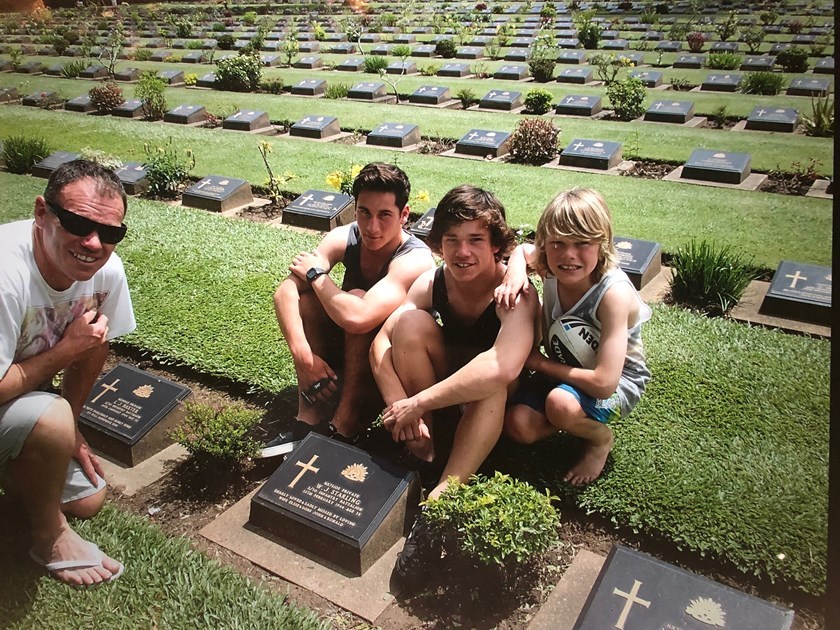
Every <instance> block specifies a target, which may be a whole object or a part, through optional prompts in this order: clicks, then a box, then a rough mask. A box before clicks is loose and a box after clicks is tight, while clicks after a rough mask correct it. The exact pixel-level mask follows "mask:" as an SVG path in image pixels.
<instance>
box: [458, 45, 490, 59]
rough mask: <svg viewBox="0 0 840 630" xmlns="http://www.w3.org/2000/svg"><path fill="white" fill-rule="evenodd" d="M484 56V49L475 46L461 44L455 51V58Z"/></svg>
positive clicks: (478, 57) (479, 57)
mask: <svg viewBox="0 0 840 630" xmlns="http://www.w3.org/2000/svg"><path fill="white" fill-rule="evenodd" d="M483 56H484V49H483V48H478V47H477V46H462V47H461V48H458V49H457V50H456V51H455V57H456V58H457V59H481V58H482V57H483Z"/></svg>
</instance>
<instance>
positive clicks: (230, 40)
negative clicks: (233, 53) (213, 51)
mask: <svg viewBox="0 0 840 630" xmlns="http://www.w3.org/2000/svg"><path fill="white" fill-rule="evenodd" d="M234 44H236V38H235V37H234V36H233V35H231V34H230V33H225V34H224V35H219V36H218V37H217V38H216V48H218V49H219V50H233V46H234Z"/></svg>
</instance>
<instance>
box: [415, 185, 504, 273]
mask: <svg viewBox="0 0 840 630" xmlns="http://www.w3.org/2000/svg"><path fill="white" fill-rule="evenodd" d="M475 220H481V221H484V223H485V225H486V226H487V227H488V228H489V230H490V242H491V243H492V244H493V246H494V247H498V248H499V251H498V253H497V254H496V260H501V259H502V258H504V257H505V256H507V255H508V254H509V253H510V252H511V250H512V249H513V248H514V246H515V244H516V235H515V234H514V233H513V230H512V229H510V227H509V226H508V224H507V222H506V220H505V207H504V206H503V205H502V202H501V201H499V200H498V199H497V198H496V195H494V194H493V193H491V192H490V191H488V190H484V189H482V188H477V187H476V186H472V185H470V184H462V185H461V186H456V187H455V188H453V189H452V190H450V191H449V192H448V193H446V194H445V195H444V196H443V199H441V200H440V202H439V203H438V205H437V208H436V209H435V219H434V221H433V222H432V228H431V230H429V236H427V237H426V243H427V244H428V245H429V247H431V248H432V251H434V252H435V253H436V254H440V253H441V250H440V244H441V241H442V240H443V235H444V234H446V232H448V231H449V230H450V229H451V228H452V227H453V226H455V225H459V224H461V223H466V222H468V221H475Z"/></svg>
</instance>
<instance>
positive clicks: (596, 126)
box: [0, 64, 833, 174]
mask: <svg viewBox="0 0 840 630" xmlns="http://www.w3.org/2000/svg"><path fill="white" fill-rule="evenodd" d="M152 67H156V68H162V67H167V68H169V67H170V65H168V64H163V65H158V66H152ZM172 67H177V68H180V69H182V70H184V71H185V72H196V68H195V67H192V68H191V67H190V65H189V64H180V65H177V66H172ZM266 76H267V77H270V76H275V77H277V76H279V77H282V79H283V81H284V83H286V84H293V83H296V82H297V81H299V80H302V79H304V78H312V77H320V78H324V79H326V80H327V81H328V83H346V84H348V85H352V84H353V83H356V82H361V81H376V80H378V78H375V77H372V75H355V76H354V75H350V74H344V73H337V72H336V73H329V72H320V73H319V72H314V73H313V72H311V71H310V72H306V71H299V70H295V71H291V70H288V69H282V70H280V71H277V70H275V69H272V70H271V71H270V72H268V73H267V74H266ZM21 83H25V85H24V86H22V87H19V86H20V84H21ZM93 85H94V84H93V83H92V82H90V81H84V80H70V79H59V78H54V77H47V76H35V77H28V78H26V79H25V80H21V78H20V77H19V76H18V75H9V74H3V75H0V87H19V91H20V92H21V93H22V94H23V95H26V94H28V93H32V92H36V91H42V90H45V89H50V90H58V91H59V92H60V93H61V94H62V96H64V97H67V98H73V97H75V96H79V95H82V94H86V93H87V92H88V90H90V88H91V87H92V86H93ZM421 85H447V86H449V87H450V88H451V91H452V95H453V97H454V95H455V94H456V93H457V91H458V90H459V89H461V88H462V87H470V88H471V89H473V90H474V91H475V93H476V96H477V97H478V98H481V97H482V96H484V95H485V94H486V93H487V92H488V91H490V90H491V89H510V90H516V91H521V92H522V93H523V95H525V94H527V92H528V91H529V90H531V89H534V88H535V87H541V88H543V89H548V90H549V91H550V92H552V94H554V95H555V102H559V101H560V100H561V98H562V97H563V96H565V95H568V94H581V95H587V94H588V95H602V96H603V93H604V90H603V88H591V87H583V88H581V87H578V86H559V85H558V84H556V83H552V84H549V85H548V86H547V87H546V86H542V85H539V86H538V85H537V84H533V83H524V84H515V83H510V82H508V83H505V82H496V81H493V82H488V83H481V82H476V81H472V82H470V81H467V80H443V79H440V78H430V77H409V78H405V79H403V80H402V82H401V83H400V84H399V90H400V92H407V93H411V92H413V91H414V90H415V89H416V88H418V87H420V86H421ZM123 90H124V93H125V95H126V98H130V97H131V96H133V87H132V86H131V85H125V84H124V85H123ZM389 91H390V89H389ZM661 99H674V100H688V101H694V102H695V106H696V111H697V113H698V115H700V114H711V113H713V112H714V111H715V110H716V109H717V108H718V107H720V106H721V105H726V107H727V115H741V116H744V117H746V116H747V115H748V114H749V113H750V112H751V111H752V110H753V108H754V107H757V106H759V105H760V106H763V107H768V108H769V107H772V108H776V107H780V106H784V107H792V108H795V109H798V110H799V111H801V112H803V113H810V112H811V101H810V99H808V98H805V97H783V96H774V97H762V96H748V95H741V94H736V95H721V94H708V93H696V92H680V93H678V92H659V91H652V90H648V97H647V100H646V103H647V104H648V105H650V104H651V103H652V102H653V101H655V100H661ZM167 101H168V103H169V106H170V107H173V108H174V107H176V106H178V105H182V104H188V103H189V104H198V105H204V106H205V107H207V108H208V110H209V111H211V112H214V113H216V114H217V115H218V114H221V113H224V114H227V115H229V114H230V113H232V112H233V111H235V110H236V109H238V108H249V109H259V110H262V111H266V112H268V114H269V116H270V117H271V118H272V119H273V120H284V119H285V120H290V121H292V122H295V121H297V120H300V119H301V118H303V117H304V116H308V115H312V114H316V115H324V114H326V115H331V116H336V117H337V118H338V120H339V124H340V125H341V126H342V128H344V129H355V130H365V131H368V130H370V129H373V128H374V127H376V126H378V125H380V124H382V123H383V122H402V123H413V124H416V125H418V126H419V128H420V133H421V134H422V135H424V136H434V137H449V138H456V139H457V138H461V137H462V136H464V135H465V134H466V133H468V132H469V130H470V129H492V130H499V131H513V129H514V128H515V127H516V125H517V123H518V122H519V121H520V120H521V119H522V118H523V116H522V115H520V114H507V113H486V112H477V111H463V110H437V109H429V108H420V107H411V106H407V105H384V104H375V105H371V104H370V103H365V102H358V101H352V100H348V99H339V100H329V99H311V98H305V97H295V96H291V95H289V94H284V95H281V96H277V95H272V94H242V93H233V92H223V91H218V90H194V89H187V88H168V90H167ZM604 106H605V107H607V106H608V103H607V99H606V98H605V97H604ZM5 111H6V110H4V114H5ZM554 122H555V124H556V125H557V126H558V127H560V129H561V135H560V139H559V144H560V146H561V147H565V146H567V145H568V144H569V143H571V142H572V140H574V139H575V138H589V139H595V140H612V141H615V142H620V143H622V144H623V145H624V152H625V154H626V153H629V152H630V150H631V148H632V147H633V146H634V145H635V147H636V151H635V152H636V153H637V154H638V155H639V156H641V157H646V158H651V159H656V160H663V161H668V162H672V163H674V164H680V163H682V162H685V161H686V160H687V159H688V158H689V156H690V155H691V152H692V151H693V150H694V149H696V148H707V149H714V150H720V151H731V152H740V153H749V154H750V155H751V156H752V168H753V169H755V170H759V171H764V172H766V171H768V170H771V169H775V168H779V167H781V169H782V170H785V171H788V170H791V164H792V163H793V162H800V163H803V164H804V163H807V162H808V160H809V159H810V158H814V159H816V160H817V161H818V162H819V164H818V166H817V170H818V171H819V172H820V173H823V174H829V173H831V172H832V169H833V154H832V151H833V142H832V138H811V137H808V136H802V135H793V134H785V133H770V132H756V131H744V132H732V131H723V130H717V129H696V128H687V127H683V126H681V125H669V124H663V123H644V124H638V123H623V122H619V121H609V120H591V119H589V118H581V117H576V116H561V117H556V118H555V119H554Z"/></svg>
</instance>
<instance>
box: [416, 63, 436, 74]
mask: <svg viewBox="0 0 840 630" xmlns="http://www.w3.org/2000/svg"><path fill="white" fill-rule="evenodd" d="M438 70H440V64H437V63H430V64H429V65H427V66H420V74H421V75H423V76H424V77H434V76H437V73H438Z"/></svg>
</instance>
